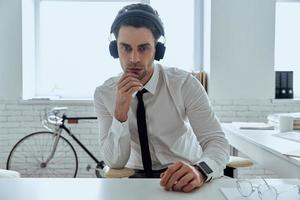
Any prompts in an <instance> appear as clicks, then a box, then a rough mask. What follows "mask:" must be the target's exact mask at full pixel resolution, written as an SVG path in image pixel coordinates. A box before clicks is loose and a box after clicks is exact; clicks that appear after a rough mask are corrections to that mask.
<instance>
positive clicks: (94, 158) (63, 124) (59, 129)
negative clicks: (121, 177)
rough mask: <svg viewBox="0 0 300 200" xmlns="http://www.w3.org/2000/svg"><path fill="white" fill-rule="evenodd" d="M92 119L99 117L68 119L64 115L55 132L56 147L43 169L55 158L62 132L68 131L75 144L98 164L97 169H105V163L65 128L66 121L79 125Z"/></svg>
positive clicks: (43, 164) (54, 146)
mask: <svg viewBox="0 0 300 200" xmlns="http://www.w3.org/2000/svg"><path fill="white" fill-rule="evenodd" d="M91 119H97V117H67V116H66V115H65V114H63V116H62V123H61V124H60V125H59V127H58V128H57V129H56V130H55V134H56V136H55V137H56V138H55V141H54V145H53V148H52V151H51V154H50V155H49V157H48V158H47V160H46V161H45V162H44V163H42V164H41V165H42V166H41V167H46V166H47V164H48V162H49V161H50V160H51V159H52V158H53V156H54V154H55V151H56V148H57V144H58V141H59V136H60V135H61V133H62V130H64V131H66V132H67V133H68V135H69V136H70V137H72V138H73V139H74V140H75V142H76V143H77V144H78V145H79V146H80V147H81V148H82V149H83V150H84V151H85V152H86V153H87V154H88V155H89V156H90V157H91V158H92V159H93V160H94V161H95V162H96V163H97V167H100V168H101V169H104V167H105V164H104V162H103V161H99V160H98V159H97V158H96V157H95V156H94V155H93V154H92V153H91V152H90V151H89V150H88V149H87V148H86V147H85V146H84V144H82V143H81V142H80V141H79V140H78V138H77V137H76V136H75V135H74V134H73V133H72V132H71V130H70V129H68V128H67V127H66V126H65V121H66V120H68V122H69V123H78V121H79V120H91Z"/></svg>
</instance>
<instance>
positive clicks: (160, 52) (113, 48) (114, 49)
mask: <svg viewBox="0 0 300 200" xmlns="http://www.w3.org/2000/svg"><path fill="white" fill-rule="evenodd" d="M129 17H138V18H143V19H146V20H149V21H150V22H152V23H153V24H154V26H155V28H156V29H157V30H158V31H159V33H160V36H165V32H164V28H163V24H162V22H161V20H160V18H159V17H158V16H157V15H155V14H152V13H150V12H147V11H144V10H141V9H134V10H125V12H124V13H122V14H119V15H118V16H117V17H116V19H115V20H114V22H113V24H112V25H111V28H110V34H112V33H113V32H114V30H115V29H116V28H117V27H118V26H119V25H120V24H121V23H122V22H123V21H124V20H125V19H128V18H129ZM165 51H166V47H165V44H164V43H161V42H157V43H156V45H155V56H154V59H155V60H160V59H162V58H163V57H164V54H165ZM109 52H110V55H111V56H112V57H113V58H119V53H118V46H117V40H113V41H111V42H110V43H109Z"/></svg>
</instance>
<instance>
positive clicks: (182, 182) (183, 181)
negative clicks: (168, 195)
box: [172, 173, 194, 191]
mask: <svg viewBox="0 0 300 200" xmlns="http://www.w3.org/2000/svg"><path fill="white" fill-rule="evenodd" d="M193 179H194V175H193V174H192V173H188V174H186V175H185V176H183V177H181V179H180V180H179V181H177V183H176V184H175V185H174V186H173V187H172V188H173V190H175V191H182V188H183V187H185V186H186V185H188V184H189V182H191V181H192V180H193Z"/></svg>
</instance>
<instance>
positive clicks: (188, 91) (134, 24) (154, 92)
mask: <svg viewBox="0 0 300 200" xmlns="http://www.w3.org/2000/svg"><path fill="white" fill-rule="evenodd" d="M111 33H113V34H114V35H115V37H116V40H115V41H112V42H111V43H110V53H111V55H112V56H113V57H114V58H119V60H120V64H121V67H122V69H123V73H122V74H121V75H120V76H117V77H112V78H110V79H108V80H107V81H106V82H105V83H104V84H103V85H101V86H99V87H97V89H96V91H95V95H94V104H95V109H96V113H97V117H98V119H99V126H100V145H101V146H100V150H101V157H102V159H103V160H104V162H105V163H106V164H107V165H108V166H109V167H111V168H123V167H125V166H126V167H129V168H132V169H135V170H136V175H135V177H150V178H151V177H160V178H161V182H160V184H161V186H163V187H164V188H165V189H166V190H170V189H172V190H175V191H183V192H190V191H192V190H193V189H195V188H199V187H200V186H201V185H203V184H204V183H205V182H207V181H210V180H211V179H212V178H216V177H219V176H221V175H222V172H223V169H224V168H225V166H226V163H227V162H228V158H229V153H228V152H229V145H228V142H227V140H226V139H225V136H224V133H223V131H222V129H221V126H220V124H219V122H218V120H217V118H216V116H215V115H214V113H213V111H212V109H211V106H210V104H209V101H208V98H207V95H206V92H205V90H204V89H203V87H202V86H201V84H200V82H199V81H198V80H196V79H195V78H194V77H193V76H192V75H190V73H188V72H185V71H182V70H179V69H176V68H164V67H162V66H161V65H160V64H154V59H156V60H159V59H161V58H162V57H163V55H164V50H165V47H164V44H162V43H160V42H158V39H159V38H160V37H161V36H164V29H163V25H162V22H161V19H160V18H159V16H158V13H157V12H156V11H155V10H153V8H151V7H150V6H149V5H145V4H131V5H128V6H125V7H124V8H123V9H121V10H120V11H119V13H118V15H117V17H116V19H115V21H114V22H113V24H112V27H111ZM178 52H179V55H178V56H180V50H179V51H178Z"/></svg>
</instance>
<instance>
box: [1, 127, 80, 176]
mask: <svg viewBox="0 0 300 200" xmlns="http://www.w3.org/2000/svg"><path fill="white" fill-rule="evenodd" d="M54 141H55V134H54V133H52V132H47V131H43V132H35V133H32V134H29V135H27V136H25V137H24V138H22V139H21V140H20V141H18V142H17V143H16V144H15V146H14V147H13V149H12V150H11V152H10V154H9V156H8V159H7V165H6V168H7V169H11V170H15V171H18V172H19V173H20V174H21V177H66V178H68V177H76V174H77V171H78V158H77V154H76V151H75V149H74V147H73V146H72V144H71V143H70V142H69V141H68V140H67V139H66V138H64V137H63V136H60V139H59V142H58V144H57V148H56V151H55V154H54V156H53V158H52V159H51V160H50V161H49V162H48V163H47V164H46V165H45V161H46V160H47V158H48V156H49V155H50V154H51V151H52V148H53V144H54Z"/></svg>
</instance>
